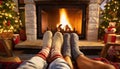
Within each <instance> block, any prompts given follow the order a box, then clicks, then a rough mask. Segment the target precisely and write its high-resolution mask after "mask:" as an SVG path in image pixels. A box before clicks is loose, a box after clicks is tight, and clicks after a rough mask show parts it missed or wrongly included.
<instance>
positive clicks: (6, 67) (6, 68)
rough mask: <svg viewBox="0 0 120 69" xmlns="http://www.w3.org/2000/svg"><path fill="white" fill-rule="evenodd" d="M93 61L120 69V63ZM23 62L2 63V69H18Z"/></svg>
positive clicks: (101, 59) (99, 59) (0, 66)
mask: <svg viewBox="0 0 120 69" xmlns="http://www.w3.org/2000/svg"><path fill="white" fill-rule="evenodd" d="M93 60H97V61H102V62H104V63H108V64H112V65H113V66H115V68H116V69H120V63H114V62H110V61H108V60H107V59H105V58H94V59H93ZM21 63H22V62H0V69H16V68H17V67H18V66H19V65H20V64H21Z"/></svg>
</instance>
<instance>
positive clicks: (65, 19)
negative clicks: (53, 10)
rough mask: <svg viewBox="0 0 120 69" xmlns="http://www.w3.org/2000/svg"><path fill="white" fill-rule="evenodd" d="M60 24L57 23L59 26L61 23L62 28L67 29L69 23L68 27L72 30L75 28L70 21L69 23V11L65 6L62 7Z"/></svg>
mask: <svg viewBox="0 0 120 69" xmlns="http://www.w3.org/2000/svg"><path fill="white" fill-rule="evenodd" d="M59 11H60V24H58V25H57V27H58V26H59V25H62V26H61V28H62V29H64V31H66V30H65V29H66V26H67V25H68V27H69V28H70V30H73V29H72V27H71V25H70V23H69V19H68V17H67V13H66V10H65V9H64V8H62V9H60V10H59Z"/></svg>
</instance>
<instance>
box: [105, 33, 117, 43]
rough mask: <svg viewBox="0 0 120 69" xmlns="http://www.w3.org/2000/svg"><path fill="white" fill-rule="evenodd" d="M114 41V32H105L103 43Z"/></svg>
mask: <svg viewBox="0 0 120 69" xmlns="http://www.w3.org/2000/svg"><path fill="white" fill-rule="evenodd" d="M108 42H116V34H105V36H104V43H108Z"/></svg>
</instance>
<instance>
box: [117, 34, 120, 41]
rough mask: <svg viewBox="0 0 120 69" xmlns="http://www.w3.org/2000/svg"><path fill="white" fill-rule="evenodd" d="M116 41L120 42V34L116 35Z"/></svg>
mask: <svg viewBox="0 0 120 69" xmlns="http://www.w3.org/2000/svg"><path fill="white" fill-rule="evenodd" d="M116 43H120V35H116Z"/></svg>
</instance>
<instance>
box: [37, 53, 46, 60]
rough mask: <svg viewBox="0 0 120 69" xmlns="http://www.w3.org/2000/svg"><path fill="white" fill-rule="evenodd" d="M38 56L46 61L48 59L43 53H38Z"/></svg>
mask: <svg viewBox="0 0 120 69" xmlns="http://www.w3.org/2000/svg"><path fill="white" fill-rule="evenodd" d="M36 56H39V57H41V58H43V59H44V60H46V58H47V57H46V55H45V54H43V53H38V54H37V55H36Z"/></svg>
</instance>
